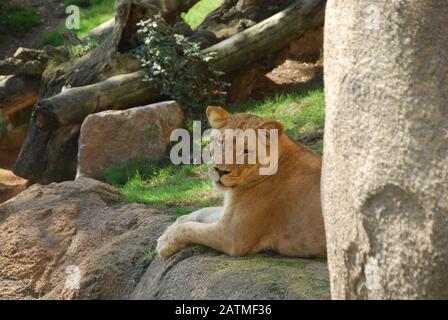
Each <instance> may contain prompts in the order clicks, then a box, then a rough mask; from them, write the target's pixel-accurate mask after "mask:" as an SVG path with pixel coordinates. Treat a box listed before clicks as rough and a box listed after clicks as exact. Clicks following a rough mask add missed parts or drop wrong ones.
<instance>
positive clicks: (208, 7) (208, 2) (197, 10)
mask: <svg viewBox="0 0 448 320" xmlns="http://www.w3.org/2000/svg"><path fill="white" fill-rule="evenodd" d="M222 1H223V0H201V1H199V2H198V3H197V4H196V5H195V6H194V7H193V8H191V9H190V11H188V12H187V13H185V14H183V16H182V17H183V19H184V21H185V22H186V23H188V24H189V25H190V27H191V28H193V29H195V28H197V27H199V25H200V24H201V23H202V22H203V21H204V19H205V18H206V17H207V15H208V14H209V13H210V12H212V11H213V10H215V9H216V8H218V7H219V6H220V5H221V3H222Z"/></svg>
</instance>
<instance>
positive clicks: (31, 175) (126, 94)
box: [14, 0, 325, 183]
mask: <svg viewBox="0 0 448 320" xmlns="http://www.w3.org/2000/svg"><path fill="white" fill-rule="evenodd" d="M141 3H143V2H141V1H138V0H121V1H119V2H118V4H117V15H116V18H115V21H116V22H115V26H114V29H113V32H112V33H111V34H110V35H109V36H108V37H107V38H106V40H105V41H104V42H103V43H102V44H101V45H100V46H99V47H98V48H96V49H95V50H93V51H92V52H90V53H89V54H88V55H87V56H85V57H83V58H81V59H80V60H79V61H76V63H75V64H73V65H68V66H61V67H56V68H54V69H53V70H51V72H50V71H48V70H47V71H46V72H45V73H44V80H43V84H42V90H41V94H40V97H39V101H38V103H37V107H36V109H35V111H34V114H33V118H32V120H31V124H30V129H29V133H28V137H27V141H26V142H25V145H24V146H23V148H22V152H21V154H20V156H19V159H18V161H17V163H16V166H15V169H14V172H15V173H16V174H17V175H19V176H22V177H26V178H27V179H29V180H30V181H32V182H40V183H49V182H53V181H62V180H67V179H72V178H74V176H75V173H76V154H77V139H78V135H79V128H80V125H81V123H82V121H83V120H84V118H85V117H86V116H87V115H88V114H91V113H94V112H98V111H102V110H106V109H123V108H130V107H136V106H140V105H144V104H147V103H151V102H157V101H158V100H160V99H161V97H160V90H159V89H158V88H157V86H155V85H154V84H151V83H148V82H143V81H142V80H143V73H142V72H140V71H138V69H139V66H138V65H136V64H135V61H133V60H132V57H131V56H130V54H129V53H128V52H129V51H130V50H131V49H133V48H135V47H136V46H137V45H138V43H139V38H138V36H137V32H136V31H137V26H136V24H137V22H139V21H141V20H144V19H147V18H148V17H150V16H153V15H154V14H155V13H156V11H154V6H152V5H148V3H149V2H148V1H145V2H144V3H145V5H143V4H141ZM140 4H141V5H140ZM324 6H325V0H296V1H294V3H293V4H292V5H290V6H289V7H288V8H286V9H285V10H283V11H282V12H280V13H278V14H276V15H274V16H273V17H271V18H268V19H267V20H265V21H262V22H260V23H259V24H257V25H255V26H253V27H251V28H249V29H247V30H245V31H243V32H242V33H241V34H236V35H234V36H232V37H230V38H229V39H226V40H224V41H223V42H221V43H218V44H217V45H215V46H213V47H211V48H208V49H206V50H205V51H206V52H210V51H216V52H217V56H216V59H215V60H214V61H212V62H211V63H212V64H214V65H215V66H216V67H218V68H219V69H221V70H222V71H224V72H226V73H227V76H228V78H229V80H230V81H232V79H233V78H235V77H236V76H237V75H238V71H241V70H247V69H251V68H254V65H255V66H256V68H257V70H258V71H257V72H259V70H268V69H270V68H273V67H275V66H276V65H278V63H279V61H281V59H282V57H284V56H285V53H287V52H288V50H289V48H288V46H289V45H288V43H289V42H290V41H291V40H293V39H296V38H300V37H301V36H302V35H303V34H304V33H305V32H306V31H307V30H311V29H314V28H316V27H319V26H322V25H323V16H324ZM274 35H275V36H274ZM252 51H254V53H252ZM233 62H234V63H233ZM238 68H239V69H240V70H238Z"/></svg>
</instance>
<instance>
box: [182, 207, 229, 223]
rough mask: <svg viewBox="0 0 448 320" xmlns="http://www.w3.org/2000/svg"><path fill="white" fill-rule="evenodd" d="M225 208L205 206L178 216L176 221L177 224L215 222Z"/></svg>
mask: <svg viewBox="0 0 448 320" xmlns="http://www.w3.org/2000/svg"><path fill="white" fill-rule="evenodd" d="M223 209H224V208H223V207H210V208H203V209H200V210H197V211H195V212H192V213H190V214H187V215H185V216H182V217H180V218H178V219H177V220H176V223H177V224H180V223H186V222H201V223H213V222H215V221H218V219H219V217H220V216H221V213H222V211H223Z"/></svg>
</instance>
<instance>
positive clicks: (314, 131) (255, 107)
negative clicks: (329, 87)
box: [230, 87, 325, 154]
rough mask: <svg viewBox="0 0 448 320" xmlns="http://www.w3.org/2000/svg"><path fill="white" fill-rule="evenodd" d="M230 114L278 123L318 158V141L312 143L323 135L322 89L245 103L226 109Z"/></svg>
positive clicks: (319, 140)
mask: <svg viewBox="0 0 448 320" xmlns="http://www.w3.org/2000/svg"><path fill="white" fill-rule="evenodd" d="M230 111H231V112H233V113H237V112H246V113H250V114H254V115H258V116H260V117H264V118H268V119H272V120H277V121H280V122H281V123H282V124H283V126H284V127H285V131H286V134H288V135H289V136H290V137H291V138H293V139H295V140H299V141H308V140H310V141H311V142H312V143H311V144H308V145H309V147H311V149H313V150H314V151H315V152H317V153H318V154H322V139H321V138H319V137H318V138H316V139H312V138H311V137H313V136H316V135H317V136H319V133H320V132H322V131H323V128H324V121H325V97H324V92H323V88H322V87H318V88H315V89H310V90H307V91H305V92H292V93H288V94H281V95H277V96H275V97H272V98H268V99H267V100H264V101H259V102H249V103H246V104H245V105H243V106H239V107H233V108H230Z"/></svg>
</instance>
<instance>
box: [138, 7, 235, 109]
mask: <svg viewBox="0 0 448 320" xmlns="http://www.w3.org/2000/svg"><path fill="white" fill-rule="evenodd" d="M164 24H165V22H164V21H163V20H162V18H161V17H160V16H157V17H155V18H153V19H149V20H146V21H141V22H140V23H139V24H138V26H139V31H138V32H139V34H141V35H142V36H143V44H142V45H141V46H139V47H137V48H136V49H134V50H133V53H134V54H135V55H136V56H137V57H138V58H139V59H140V64H141V66H142V68H144V70H145V77H144V81H148V82H151V83H153V84H154V85H156V86H158V87H159V88H160V90H161V93H162V94H163V95H166V96H169V97H171V98H172V99H174V100H177V101H179V102H180V103H181V104H182V105H183V106H184V107H185V108H186V109H187V110H189V111H190V112H195V111H201V110H202V109H203V108H204V107H205V106H207V105H208V104H212V103H215V104H216V103H220V102H222V99H223V96H224V95H225V89H226V88H227V86H228V84H227V83H226V82H224V81H223V80H222V76H223V75H224V74H223V73H222V72H219V71H217V70H215V69H214V68H213V66H212V64H211V62H212V61H213V57H214V55H213V54H210V53H207V54H206V53H203V52H202V51H201V48H200V45H199V44H198V43H196V42H192V41H189V40H188V39H187V38H186V37H185V36H183V35H181V34H175V33H171V30H170V29H169V28H168V29H167V28H166V27H165V25H164ZM164 27H165V28H164Z"/></svg>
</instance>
